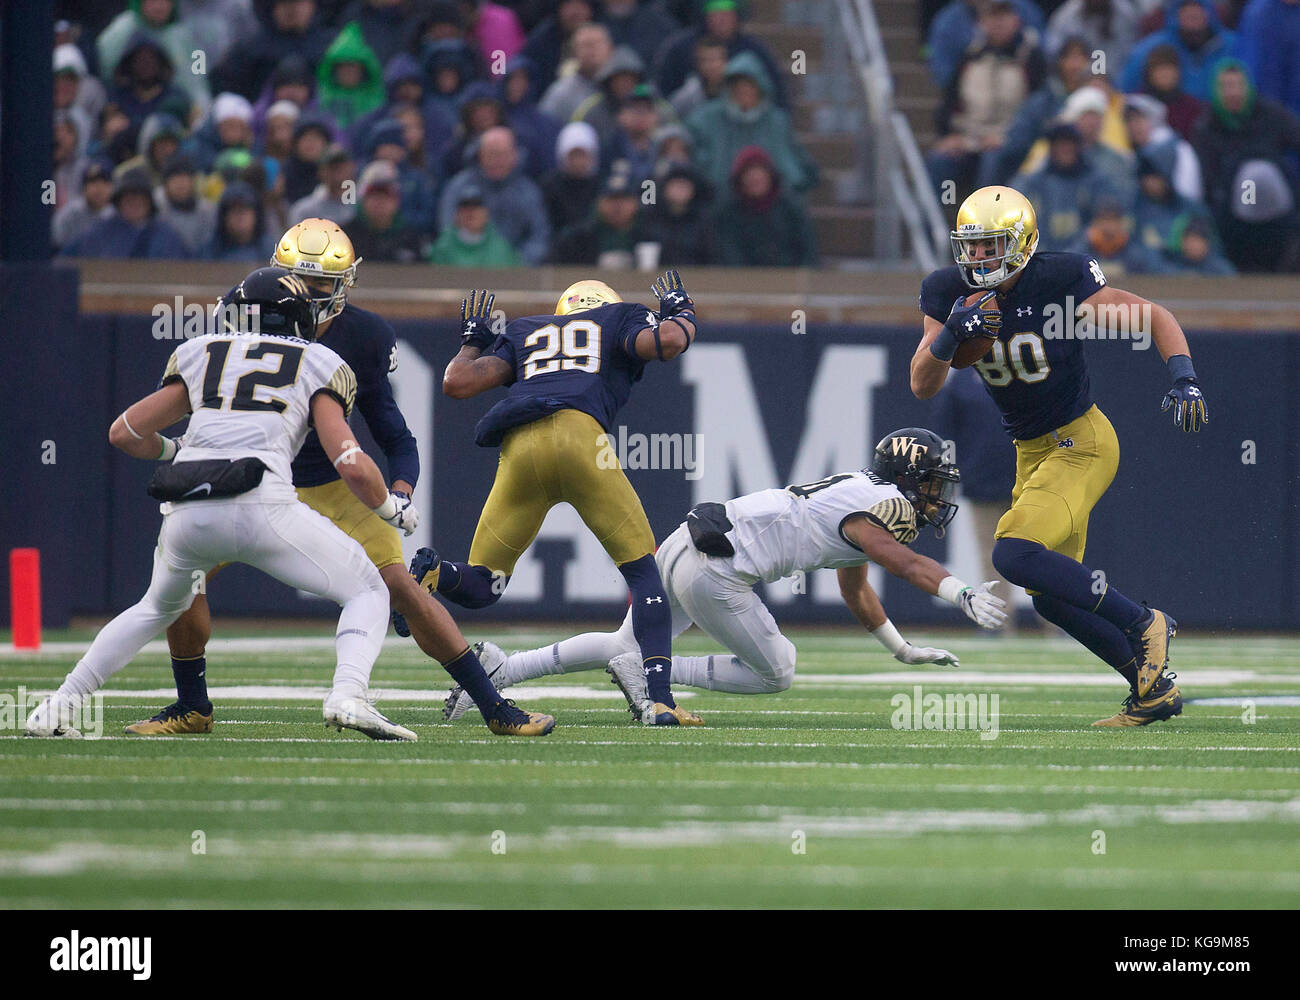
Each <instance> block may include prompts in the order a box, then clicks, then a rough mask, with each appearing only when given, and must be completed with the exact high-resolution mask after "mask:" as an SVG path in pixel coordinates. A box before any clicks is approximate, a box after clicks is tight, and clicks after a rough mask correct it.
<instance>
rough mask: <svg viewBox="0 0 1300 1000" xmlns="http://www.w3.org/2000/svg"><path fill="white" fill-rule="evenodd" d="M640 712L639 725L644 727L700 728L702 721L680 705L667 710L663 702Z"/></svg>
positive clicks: (647, 703)
mask: <svg viewBox="0 0 1300 1000" xmlns="http://www.w3.org/2000/svg"><path fill="white" fill-rule="evenodd" d="M645 704H646V706H648V707H643V708H642V710H641V723H642V725H646V726H702V725H704V720H703V719H701V718H700V717H699V716H698V715H696V714H695V713H694V712H688V711H686V709H684V708H682V706H681V705H674V706H673V707H672V708H669V707H668V706H667V705H665V704H663V702H659V701H657V702H655V703H654V704H653V705H650V704H649V702H648V701H647V702H646V703H645Z"/></svg>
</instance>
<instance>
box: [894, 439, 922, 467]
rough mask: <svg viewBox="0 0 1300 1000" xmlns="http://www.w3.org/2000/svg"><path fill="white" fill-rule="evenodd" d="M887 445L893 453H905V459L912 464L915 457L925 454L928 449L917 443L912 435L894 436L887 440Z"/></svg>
mask: <svg viewBox="0 0 1300 1000" xmlns="http://www.w3.org/2000/svg"><path fill="white" fill-rule="evenodd" d="M889 447H890V448H891V449H892V451H893V452H894V454H895V455H906V456H907V460H908V461H909V462H911V463H912V464H913V465H915V464H916V461H917V459H919V458H920V457H921V456H922V455H924V454H926V453H927V452H928V451H929V450H930V449H929V448H927V447H926V446H925V445H923V444H919V443H918V442H917V440H916V438H914V437H896V438H893V439H892V440H891V441H890V442H889Z"/></svg>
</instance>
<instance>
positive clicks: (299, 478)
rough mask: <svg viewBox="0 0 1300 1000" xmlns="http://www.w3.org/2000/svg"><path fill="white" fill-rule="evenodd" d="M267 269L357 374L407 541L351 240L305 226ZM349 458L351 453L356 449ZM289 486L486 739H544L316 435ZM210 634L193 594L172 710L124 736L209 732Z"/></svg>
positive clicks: (546, 727)
mask: <svg viewBox="0 0 1300 1000" xmlns="http://www.w3.org/2000/svg"><path fill="white" fill-rule="evenodd" d="M271 263H272V265H276V266H280V267H285V268H288V269H289V270H290V271H292V272H293V273H295V274H297V275H299V276H300V277H301V278H302V279H303V281H304V282H306V283H307V285H308V286H309V287H310V288H311V289H312V291H313V293H314V294H313V296H312V303H313V309H314V310H315V314H316V321H317V337H318V339H319V340H320V342H321V343H323V344H325V345H326V346H327V347H329V348H331V349H332V350H334V351H336V352H337V353H338V354H339V355H340V357H342V358H343V359H344V360H345V361H347V362H348V364H349V366H350V367H351V369H352V371H353V372H355V373H356V379H357V409H358V410H359V411H360V412H361V415H362V416H363V417H364V418H365V421H366V426H367V427H368V428H369V429H370V433H371V435H372V436H373V437H374V439H375V441H376V442H377V443H378V444H379V447H380V448H381V449H382V450H383V452H384V455H385V457H386V458H387V459H388V467H389V473H390V474H391V477H392V487H391V489H392V494H393V502H394V503H395V504H397V506H398V507H399V509H401V510H403V511H405V512H406V514H405V518H404V520H403V523H402V525H401V527H402V529H403V530H404V531H405V532H406V533H407V534H408V535H409V534H410V533H411V532H412V531H414V530H415V526H416V519H417V518H418V516H419V515H418V514H417V513H416V511H415V508H414V507H413V506H412V505H411V493H412V491H413V490H414V488H415V482H416V479H417V478H418V476H419V474H420V457H419V452H418V451H417V449H416V443H415V438H414V436H412V434H411V432H410V430H408V429H407V426H406V420H405V419H404V418H403V417H402V413H401V411H400V410H399V409H398V408H397V403H396V401H395V400H394V399H393V388H392V385H391V384H390V382H389V380H388V376H389V373H390V372H392V371H394V370H395V369H396V368H397V340H396V335H395V334H394V333H393V328H392V327H391V326H389V324H388V323H387V322H386V321H385V320H384V319H383V318H382V317H380V316H377V315H376V314H375V313H372V312H369V311H367V310H365V309H361V308H359V307H358V306H355V305H353V304H351V303H349V302H348V301H347V293H348V289H349V288H351V287H352V285H353V284H354V283H355V282H356V274H357V265H358V264H360V263H361V261H360V260H359V259H358V258H357V257H356V254H355V252H354V251H353V248H352V241H351V240H349V239H348V237H347V235H346V234H345V233H344V232H343V230H342V229H340V228H339V227H338V226H337V225H336V224H335V223H333V222H331V221H330V220H328V219H305V220H303V221H302V222H300V223H298V224H297V225H295V226H292V227H291V228H290V229H289V230H288V231H286V232H285V234H284V235H283V236H282V237H280V240H279V242H278V243H277V244H276V246H275V254H274V256H273V257H272V258H271ZM354 444H355V442H354ZM354 451H356V453H359V449H354ZM293 482H294V485H295V486H296V487H297V488H298V496H299V497H300V498H301V499H302V501H303V502H304V503H305V504H307V506H309V507H311V508H312V509H313V510H315V511H317V512H319V513H321V514H323V515H324V516H325V517H327V518H329V519H330V520H331V521H333V522H334V523H335V524H336V525H338V526H339V527H340V528H342V529H343V531H344V532H345V533H346V534H348V535H350V536H352V537H353V538H355V539H356V540H357V541H358V542H360V543H361V545H362V547H363V548H365V550H366V554H367V555H369V556H370V558H371V560H372V561H373V562H374V564H375V567H376V568H377V569H378V570H379V575H380V576H381V577H382V578H383V580H384V583H385V584H386V585H387V587H388V590H389V594H390V597H391V599H392V605H393V609H394V611H395V612H396V614H397V615H400V616H403V617H404V618H405V621H406V622H407V623H409V632H407V631H406V629H403V630H402V631H403V632H404V634H414V636H415V641H416V643H417V644H418V645H419V647H420V649H421V650H422V651H423V652H424V653H425V655H427V656H430V657H433V658H434V659H436V660H437V661H438V662H439V663H441V664H442V665H443V667H444V669H445V670H446V671H447V673H448V674H450V675H451V678H452V680H453V681H454V682H455V684H456V685H457V686H459V687H464V688H465V689H466V690H468V691H470V692H471V693H472V696H473V698H474V701H475V704H477V705H478V708H479V711H480V712H481V713H482V715H483V719H484V721H485V722H486V723H487V725H488V727H489V728H490V729H491V730H492V732H494V733H496V734H497V735H503V736H540V735H545V734H546V733H548V732H550V731H551V729H552V728H553V727H554V725H555V720H554V719H552V718H551V717H550V716H549V715H541V714H537V713H529V712H524V711H522V710H521V709H519V708H517V707H516V706H515V705H514V704H513V703H510V702H507V701H505V700H504V699H502V697H501V695H500V694H499V693H498V692H497V691H496V689H495V688H493V686H492V684H491V682H490V681H489V680H488V679H487V674H486V673H485V672H484V670H483V667H482V665H481V664H480V663H479V661H478V656H477V654H476V653H475V652H474V650H472V649H471V648H470V646H469V644H468V643H467V642H466V641H465V637H464V636H463V635H462V634H461V632H460V629H458V628H457V627H456V623H455V622H454V621H452V618H451V615H450V614H448V612H447V609H446V608H444V607H443V606H442V605H441V604H439V603H438V601H436V600H434V599H432V598H431V597H430V596H429V595H428V594H427V593H425V592H424V591H423V590H422V589H421V588H420V587H418V586H416V585H415V582H414V581H413V580H412V579H411V577H410V575H409V574H408V573H407V571H406V566H405V560H404V558H403V555H402V544H401V539H400V538H399V536H398V534H397V531H396V530H394V528H393V526H392V525H389V524H385V523H384V522H383V521H381V520H380V519H379V518H377V517H375V516H374V515H373V514H372V513H371V512H370V511H369V510H367V509H366V508H365V506H364V505H362V504H361V503H359V502H358V501H357V500H356V498H355V497H353V496H352V494H351V493H350V492H349V490H348V488H347V486H346V484H345V482H344V481H343V479H342V478H341V476H340V470H339V468H338V467H337V466H336V465H335V464H334V463H333V462H332V461H331V460H330V458H329V456H327V455H326V454H325V453H324V451H323V450H322V449H321V445H320V441H319V439H318V436H317V435H316V433H315V432H314V431H311V432H309V433H308V435H307V440H306V443H305V444H304V445H303V447H302V450H301V451H300V452H299V453H298V455H297V456H296V457H295V458H294V460H293ZM211 634H212V622H211V618H210V617H209V613H208V602H207V598H206V597H205V596H204V595H203V594H200V595H199V596H198V598H197V599H196V600H195V601H194V605H193V607H191V608H190V609H189V611H187V612H186V613H185V614H184V615H182V616H181V618H180V619H179V620H177V621H176V622H175V623H174V624H173V625H172V626H171V627H170V628H169V629H168V630H167V645H168V648H169V650H170V652H171V656H172V672H173V674H174V675H175V678H176V694H177V698H176V702H175V703H174V704H172V705H169V706H167V707H166V708H164V709H163V710H162V711H161V712H159V713H158V714H157V715H155V716H154V717H153V718H151V719H147V720H145V721H143V722H137V723H135V724H134V725H131V726H128V727H127V730H126V731H127V732H128V733H134V734H138V735H163V734H175V733H208V732H211V731H212V703H211V702H210V701H209V700H208V693H207V684H206V681H205V677H204V675H205V671H206V660H205V653H204V651H205V648H206V646H207V643H208V638H209V637H210V636H211Z"/></svg>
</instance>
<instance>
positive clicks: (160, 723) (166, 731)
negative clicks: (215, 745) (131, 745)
mask: <svg viewBox="0 0 1300 1000" xmlns="http://www.w3.org/2000/svg"><path fill="white" fill-rule="evenodd" d="M126 731H127V733H128V734H130V735H131V736H182V735H187V734H189V733H210V732H212V706H211V705H208V710H207V712H206V713H204V712H203V711H202V710H201V709H197V708H190V707H189V706H188V705H182V704H181V703H180V702H179V701H176V702H172V704H170V705H168V706H167V707H166V708H164V709H163V710H162V711H161V712H159V713H158V714H157V715H155V716H154V717H153V718H152V719H145V720H144V721H143V722H133V723H131V725H129V726H127V727H126Z"/></svg>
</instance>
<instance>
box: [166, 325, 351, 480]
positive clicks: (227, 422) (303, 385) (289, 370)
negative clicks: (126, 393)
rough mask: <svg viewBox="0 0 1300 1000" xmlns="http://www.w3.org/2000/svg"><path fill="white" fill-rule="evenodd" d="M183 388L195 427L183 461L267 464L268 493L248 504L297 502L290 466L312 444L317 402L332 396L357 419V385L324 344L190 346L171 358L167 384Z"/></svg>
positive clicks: (284, 340) (218, 342) (261, 339)
mask: <svg viewBox="0 0 1300 1000" xmlns="http://www.w3.org/2000/svg"><path fill="white" fill-rule="evenodd" d="M172 382H181V383H182V384H184V386H185V391H186V392H187V393H188V394H189V399H190V412H191V414H192V416H191V417H190V423H189V427H188V428H186V431H185V442H184V446H183V447H182V448H181V450H180V453H179V454H178V455H177V456H176V461H178V462H195V461H199V460H201V459H213V458H247V457H255V458H260V459H261V460H262V461H263V462H264V463H265V464H266V467H267V476H266V478H264V479H263V481H262V487H261V488H260V489H258V490H254V491H253V492H252V493H249V494H245V495H244V498H245V499H247V500H249V501H250V502H251V501H254V500H255V501H256V502H262V503H265V502H267V501H280V500H285V501H288V500H293V499H295V497H296V496H297V494H296V493H295V492H294V488H293V474H292V472H291V471H290V463H291V462H292V461H293V457H294V455H296V454H297V453H298V450H299V449H300V448H301V447H302V444H303V441H304V440H305V439H306V437H307V429H308V427H309V425H310V421H311V401H312V397H314V396H315V395H316V394H317V393H318V392H328V393H329V394H330V395H332V396H334V397H335V398H336V399H337V400H338V401H339V403H340V404H342V406H343V411H344V413H345V414H351V412H352V405H353V403H354V401H355V399H356V391H357V380H356V376H355V375H353V373H352V369H351V368H349V367H348V365H347V363H346V362H345V361H344V360H343V359H342V358H340V357H339V356H338V355H337V354H335V353H334V352H333V351H331V350H330V349H329V348H328V347H326V346H325V345H324V344H317V343H311V342H309V341H306V340H299V339H298V338H296V337H279V336H272V335H268V334H251V333H220V334H210V335H208V336H204V337H195V338H194V339H193V340H187V341H186V342H185V343H183V344H182V345H181V346H180V347H178V348H176V350H175V351H173V352H172V356H171V358H170V359H169V360H168V362H167V368H166V370H165V371H164V372H163V378H162V384H163V385H169V384H170V383H172Z"/></svg>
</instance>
